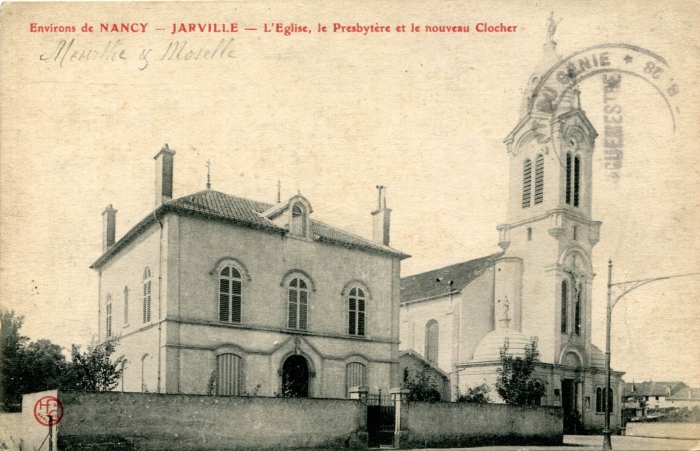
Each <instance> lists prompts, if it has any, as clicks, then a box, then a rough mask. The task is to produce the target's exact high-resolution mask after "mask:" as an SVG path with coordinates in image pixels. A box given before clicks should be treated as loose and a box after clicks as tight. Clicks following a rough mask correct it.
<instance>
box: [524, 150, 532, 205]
mask: <svg viewBox="0 0 700 451" xmlns="http://www.w3.org/2000/svg"><path fill="white" fill-rule="evenodd" d="M531 184H532V162H531V161H530V160H529V159H527V160H525V162H524V163H523V208H526V207H529V206H530V189H531Z"/></svg>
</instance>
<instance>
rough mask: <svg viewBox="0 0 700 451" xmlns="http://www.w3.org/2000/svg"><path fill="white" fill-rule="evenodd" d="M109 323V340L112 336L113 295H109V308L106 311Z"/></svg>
mask: <svg viewBox="0 0 700 451" xmlns="http://www.w3.org/2000/svg"><path fill="white" fill-rule="evenodd" d="M105 313H106V322H107V338H109V337H111V336H112V293H107V308H106V309H105Z"/></svg>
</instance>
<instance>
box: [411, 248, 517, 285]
mask: <svg viewBox="0 0 700 451" xmlns="http://www.w3.org/2000/svg"><path fill="white" fill-rule="evenodd" d="M503 254H505V252H504V251H500V252H494V253H493V254H489V255H485V256H483V257H478V258H473V259H471V260H465V261H463V262H459V263H453V264H451V265H447V266H443V267H440V268H436V269H430V270H428V271H423V272H419V273H417V274H411V275H410V276H406V277H402V278H401V280H406V279H410V278H411V277H416V276H422V275H425V274H428V273H431V272H436V271H442V270H445V269H448V268H454V267H456V266H460V265H464V264H466V263H471V262H475V261H477V260H486V259H488V258H492V257H496V256H500V255H503Z"/></svg>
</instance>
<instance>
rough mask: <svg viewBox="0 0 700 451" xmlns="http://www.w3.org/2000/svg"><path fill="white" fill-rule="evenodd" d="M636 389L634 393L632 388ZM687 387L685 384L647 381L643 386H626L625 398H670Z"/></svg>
mask: <svg viewBox="0 0 700 451" xmlns="http://www.w3.org/2000/svg"><path fill="white" fill-rule="evenodd" d="M633 387H634V391H632V388H633ZM683 387H686V385H685V384H684V383H683V382H678V381H676V382H654V381H646V382H642V383H641V384H629V383H627V384H625V387H624V389H625V390H624V391H625V393H624V396H670V395H672V394H674V393H675V392H676V391H678V390H680V389H682V388H683Z"/></svg>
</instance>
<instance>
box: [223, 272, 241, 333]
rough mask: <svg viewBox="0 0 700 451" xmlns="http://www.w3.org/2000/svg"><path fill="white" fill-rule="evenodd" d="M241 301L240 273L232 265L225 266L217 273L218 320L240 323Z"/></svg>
mask: <svg viewBox="0 0 700 451" xmlns="http://www.w3.org/2000/svg"><path fill="white" fill-rule="evenodd" d="M241 301H242V285H241V273H240V272H239V271H238V270H237V269H236V268H234V267H233V266H226V267H224V268H223V269H222V270H221V272H220V273H219V321H221V322H227V323H240V322H241Z"/></svg>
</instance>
